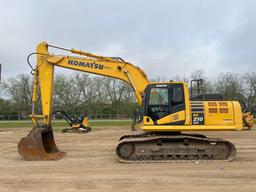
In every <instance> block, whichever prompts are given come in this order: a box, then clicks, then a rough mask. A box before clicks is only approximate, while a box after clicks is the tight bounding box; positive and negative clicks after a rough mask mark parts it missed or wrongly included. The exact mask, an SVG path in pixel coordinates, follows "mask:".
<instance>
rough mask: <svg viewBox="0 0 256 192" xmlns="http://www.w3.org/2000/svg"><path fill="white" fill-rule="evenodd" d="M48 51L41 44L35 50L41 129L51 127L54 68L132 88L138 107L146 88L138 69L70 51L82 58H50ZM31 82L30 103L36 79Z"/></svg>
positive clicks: (116, 60)
mask: <svg viewBox="0 0 256 192" xmlns="http://www.w3.org/2000/svg"><path fill="white" fill-rule="evenodd" d="M48 47H49V46H48V44H47V43H46V42H42V43H40V44H39V45H38V46H37V53H38V56H37V65H36V69H35V71H37V72H38V78H39V79H40V90H41V101H42V110H43V116H44V124H45V125H50V124H51V115H52V109H51V107H52V95H53V79H54V66H59V67H63V68H69V69H73V70H78V71H84V72H88V73H93V74H98V75H103V76H108V77H113V78H117V79H120V80H123V81H125V82H127V83H128V84H129V85H131V86H132V88H133V90H134V93H135V96H136V99H137V101H138V104H139V105H141V104H142V94H143V91H144V89H145V88H146V86H147V85H148V84H149V81H148V78H147V75H146V74H145V72H144V71H143V70H142V69H140V68H139V67H137V66H134V65H133V64H131V63H128V62H125V61H122V60H118V59H114V58H110V57H103V56H97V55H94V54H91V53H86V52H83V51H78V50H75V49H71V50H70V52H72V53H75V54H79V55H83V56H86V57H81V56H79V57H75V56H60V55H53V54H50V53H49V52H48ZM66 50H67V49H66ZM67 51H68V50H67ZM34 81H35V84H34V91H33V95H34V97H33V99H34V98H36V92H37V89H38V87H37V86H36V85H37V78H34ZM35 100H36V99H35ZM34 118H36V116H34Z"/></svg>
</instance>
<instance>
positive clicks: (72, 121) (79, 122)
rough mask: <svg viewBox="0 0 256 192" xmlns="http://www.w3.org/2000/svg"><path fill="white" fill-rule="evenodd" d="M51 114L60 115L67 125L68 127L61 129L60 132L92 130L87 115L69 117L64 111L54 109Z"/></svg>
mask: <svg viewBox="0 0 256 192" xmlns="http://www.w3.org/2000/svg"><path fill="white" fill-rule="evenodd" d="M53 114H54V115H57V116H58V115H60V116H62V118H63V119H64V120H65V121H66V122H67V123H68V125H69V127H67V128H64V129H62V133H88V132H90V131H91V130H92V128H91V127H89V120H88V116H87V115H82V116H80V117H78V116H76V115H74V116H73V117H71V116H69V115H68V114H67V113H66V112H65V111H55V112H54V113H53Z"/></svg>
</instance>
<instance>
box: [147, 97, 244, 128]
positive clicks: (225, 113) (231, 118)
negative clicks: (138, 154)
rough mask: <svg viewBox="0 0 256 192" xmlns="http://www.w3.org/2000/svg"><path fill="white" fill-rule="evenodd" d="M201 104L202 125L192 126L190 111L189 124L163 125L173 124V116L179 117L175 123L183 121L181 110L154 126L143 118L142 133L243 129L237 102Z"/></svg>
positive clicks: (205, 102) (208, 102) (183, 112)
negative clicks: (202, 112)
mask: <svg viewBox="0 0 256 192" xmlns="http://www.w3.org/2000/svg"><path fill="white" fill-rule="evenodd" d="M188 103H190V102H188ZM202 103H203V106H204V107H203V111H204V125H192V118H191V116H192V112H191V110H190V111H188V113H189V116H190V122H189V123H188V124H186V123H185V125H164V124H168V123H173V122H175V121H174V119H173V118H174V116H175V115H176V116H177V115H178V117H179V118H178V119H177V121H180V120H184V119H185V114H186V117H187V112H185V111H184V110H183V111H180V112H177V113H174V114H170V115H168V116H166V117H163V118H161V119H159V120H158V121H157V124H158V125H154V122H153V121H152V120H150V121H149V122H146V118H144V119H143V123H144V125H143V127H142V129H143V130H144V131H227V130H242V129H243V121H242V111H241V106H240V104H239V102H237V101H202ZM212 104H214V105H212ZM185 105H186V106H187V105H188V104H187V103H186V104H185ZM211 105H212V106H211ZM212 109H214V110H212ZM147 118H149V117H147Z"/></svg>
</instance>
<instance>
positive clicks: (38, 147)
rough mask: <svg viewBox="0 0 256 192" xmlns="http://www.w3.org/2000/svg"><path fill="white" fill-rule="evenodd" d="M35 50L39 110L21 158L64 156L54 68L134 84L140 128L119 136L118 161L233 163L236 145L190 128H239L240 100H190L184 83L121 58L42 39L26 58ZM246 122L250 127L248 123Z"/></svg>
mask: <svg viewBox="0 0 256 192" xmlns="http://www.w3.org/2000/svg"><path fill="white" fill-rule="evenodd" d="M49 48H51V49H61V50H62V51H68V52H70V53H73V54H71V55H69V56H68V55H54V54H50V53H49V50H48V49H49ZM33 54H36V55H37V64H36V67H35V68H34V70H33V75H34V91H33V106H35V104H36V101H37V92H38V89H39V84H40V91H41V102H42V114H39V115H38V114H36V112H35V107H32V114H31V118H32V122H33V124H34V128H33V129H32V130H31V131H30V133H29V134H28V135H27V136H26V137H24V138H22V139H21V141H20V142H19V144H18V152H19V154H20V155H21V156H22V157H23V158H24V159H26V160H58V159H60V158H62V157H63V156H64V154H65V153H64V152H62V151H60V150H59V149H58V148H57V146H56V144H55V141H54V136H53V130H52V124H51V120H52V101H53V85H54V80H53V79H54V67H55V66H58V67H64V68H68V69H73V70H78V71H83V72H88V73H93V74H98V75H103V76H107V77H112V78H117V79H120V80H123V81H125V82H126V83H128V84H129V85H130V86H131V87H132V89H133V91H134V93H135V97H136V99H137V102H138V104H139V106H140V107H141V110H140V113H141V124H140V128H141V129H142V130H143V132H142V133H137V134H130V135H124V136H122V137H121V138H120V140H119V142H118V144H117V147H116V154H117V156H118V159H119V160H120V161H121V162H169V161H172V160H204V159H207V160H229V161H232V160H233V159H234V158H235V154H236V149H235V146H234V145H233V144H232V143H231V142H229V141H226V140H223V139H216V138H207V137H206V136H204V135H202V134H198V133H194V132H200V131H239V130H242V129H243V123H244V122H243V113H242V110H241V106H240V104H239V102H237V101H223V100H220V99H218V98H216V99H214V97H212V96H211V98H207V96H205V97H202V98H201V99H198V98H196V99H193V98H190V95H189V88H188V85H187V83H185V82H172V81H171V82H149V80H148V78H147V75H146V74H145V73H144V71H143V70H142V69H140V68H139V67H137V66H135V65H133V64H131V63H129V62H126V61H124V60H123V59H121V58H119V57H103V56H98V55H95V54H91V53H88V52H83V51H79V50H76V49H66V48H62V47H57V46H53V45H50V44H47V43H46V42H42V43H40V44H39V45H38V46H37V51H36V52H35V53H32V54H30V55H29V56H31V55H33ZM74 54H75V55H74ZM28 58H29V57H28ZM28 61H29V59H28ZM40 119H41V120H42V121H43V123H42V124H40V123H39V120H40ZM244 124H245V125H250V126H251V125H252V123H251V122H247V123H244ZM184 132H186V133H184ZM187 132H189V133H187Z"/></svg>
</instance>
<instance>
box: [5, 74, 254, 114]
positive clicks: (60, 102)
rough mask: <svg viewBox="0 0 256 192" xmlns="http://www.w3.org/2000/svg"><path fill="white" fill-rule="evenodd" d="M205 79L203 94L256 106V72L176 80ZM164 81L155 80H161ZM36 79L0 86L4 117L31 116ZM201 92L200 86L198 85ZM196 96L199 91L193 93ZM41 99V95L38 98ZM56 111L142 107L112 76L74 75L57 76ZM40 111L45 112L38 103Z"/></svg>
mask: <svg viewBox="0 0 256 192" xmlns="http://www.w3.org/2000/svg"><path fill="white" fill-rule="evenodd" d="M192 79H203V82H204V83H203V84H202V85H200V90H201V92H202V93H219V94H222V95H223V99H224V100H238V101H240V102H241V103H244V104H245V105H246V106H247V107H248V110H252V109H253V108H254V106H255V105H256V72H248V73H246V74H244V75H238V74H236V73H230V72H227V73H220V74H218V76H217V78H212V79H211V78H207V77H206V76H205V74H204V72H203V71H201V70H198V71H194V72H192V73H191V74H190V75H189V76H187V77H186V76H176V77H174V78H173V79H172V80H174V81H186V82H187V83H188V84H189V82H190V80H192ZM161 80H163V81H164V79H160V78H157V79H151V81H161ZM32 88H33V78H32V76H31V75H28V74H20V75H18V76H16V77H12V78H9V79H7V80H5V81H3V82H2V84H1V85H0V115H29V114H30V113H31V100H32ZM194 89H195V90H197V85H196V86H194ZM193 92H194V93H195V92H196V91H193ZM38 100H40V94H39V97H38ZM53 103H54V104H53V109H54V111H59V110H63V111H66V112H67V113H70V114H83V113H85V111H87V113H89V114H127V115H131V114H132V113H133V111H134V110H135V109H136V108H137V107H138V106H137V104H136V100H135V97H134V94H133V91H132V88H131V87H130V86H129V85H128V84H127V83H125V82H122V81H120V80H117V79H113V78H108V77H99V76H92V75H88V74H86V73H80V72H76V73H73V74H71V75H64V74H56V76H55V83H54V95H53ZM36 108H37V110H38V111H40V110H41V103H40V101H39V102H38V105H37V106H36Z"/></svg>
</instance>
